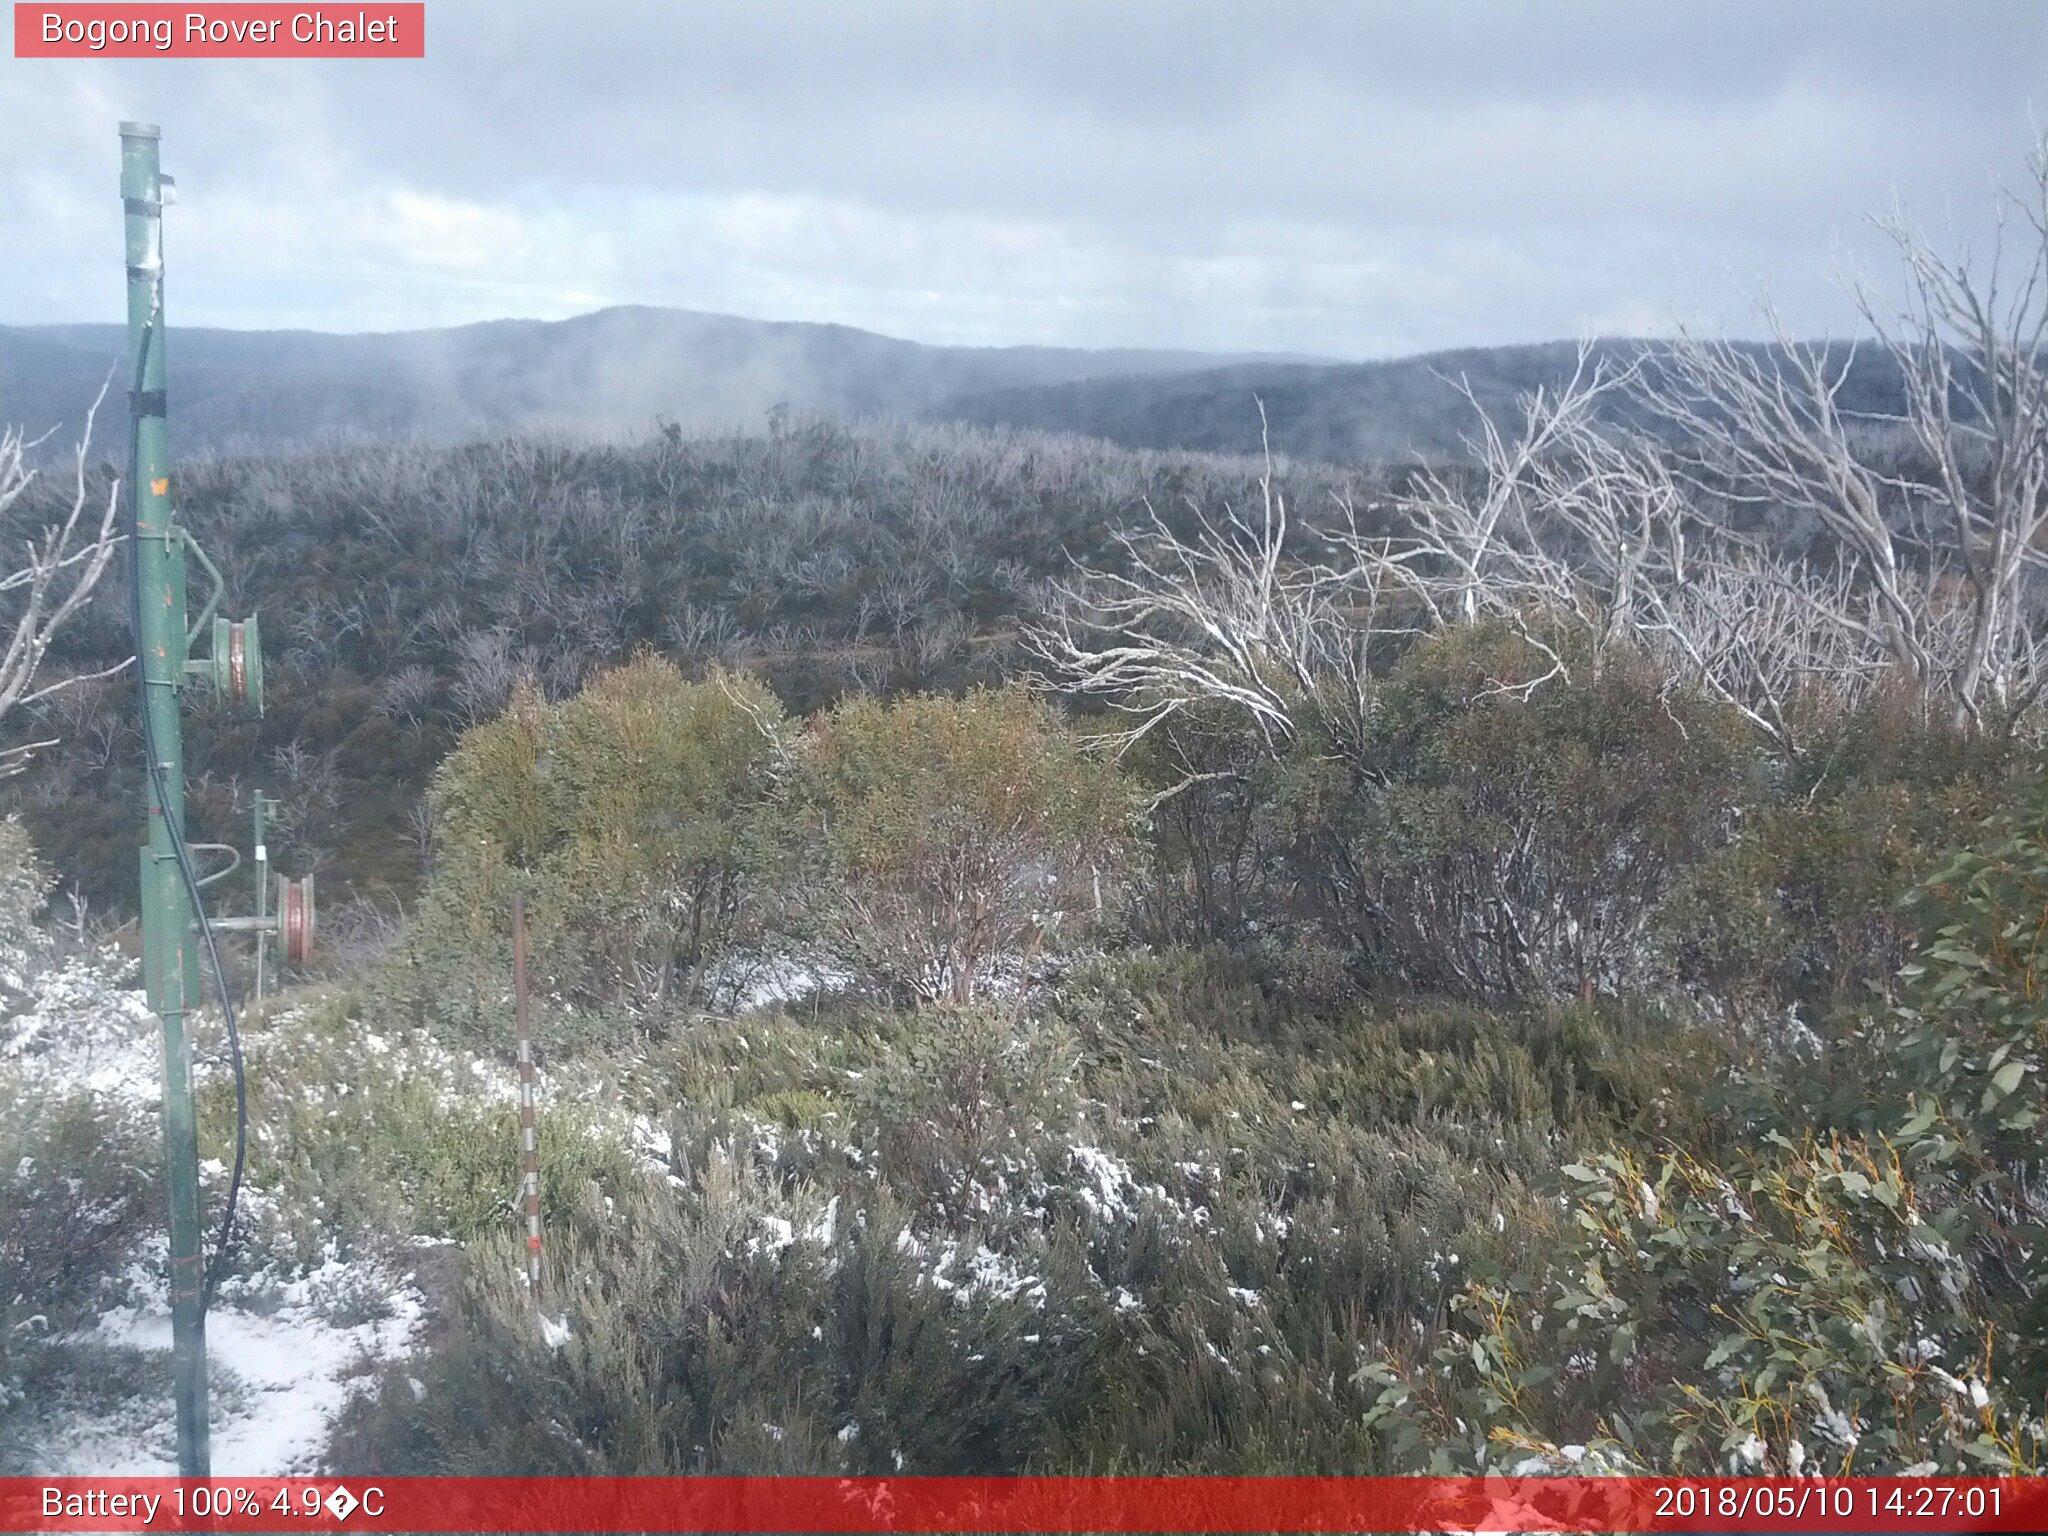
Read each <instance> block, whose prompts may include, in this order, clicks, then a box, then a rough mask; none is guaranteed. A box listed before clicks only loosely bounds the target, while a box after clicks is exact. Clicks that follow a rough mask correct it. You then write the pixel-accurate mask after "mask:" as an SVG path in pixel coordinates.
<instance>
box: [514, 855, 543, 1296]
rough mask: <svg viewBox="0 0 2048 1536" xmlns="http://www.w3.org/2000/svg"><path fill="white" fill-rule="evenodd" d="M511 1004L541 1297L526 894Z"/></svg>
mask: <svg viewBox="0 0 2048 1536" xmlns="http://www.w3.org/2000/svg"><path fill="white" fill-rule="evenodd" d="M512 1008H513V1016H514V1018H515V1019H516V1020H517V1023H518V1029H519V1167H520V1174H521V1178H520V1184H521V1185H522V1187H523V1188H524V1190H525V1194H526V1289H527V1291H528V1293H529V1294H530V1295H531V1296H532V1297H533V1299H534V1301H535V1303H536V1304H538V1303H539V1301H540V1132H539V1121H538V1120H537V1119H536V1117H535V1114H534V1106H533V1018H532V1015H531V1013H530V1012H529V1009H528V1003H527V996H526V898H525V897H524V896H523V895H519V894H517V893H515V894H514V895H513V897H512Z"/></svg>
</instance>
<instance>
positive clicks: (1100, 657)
mask: <svg viewBox="0 0 2048 1536" xmlns="http://www.w3.org/2000/svg"><path fill="white" fill-rule="evenodd" d="M1261 414H1262V415H1263V407H1261ZM1259 490H1260V504H1259V508H1258V511H1257V512H1256V513H1254V514H1251V515H1247V514H1246V513H1245V512H1244V511H1242V510H1240V509H1239V508H1237V507H1234V506H1226V507H1225V508H1224V510H1223V512H1222V514H1221V516H1220V517H1219V516H1212V515H1211V514H1210V513H1209V512H1208V511H1207V510H1205V509H1204V508H1203V507H1202V506H1200V505H1199V504H1198V503H1195V502H1193V501H1190V503H1189V507H1188V510H1189V513H1190V515H1191V516H1192V517H1193V519H1194V521H1195V525H1196V530H1197V531H1196V533H1195V535H1194V537H1193V538H1192V540H1189V539H1184V538H1182V537H1181V536H1179V535H1178V534H1176V533H1174V532H1173V531H1172V530H1171V529H1170V528H1169V527H1168V525H1167V523H1166V522H1165V520H1164V519H1163V518H1162V517H1161V516H1160V515H1159V512H1158V511H1157V509H1156V508H1154V507H1153V505H1152V504H1151V503H1150V502H1149V501H1147V502H1145V503H1144V506H1145V512H1146V520H1145V522H1144V523H1143V524H1141V525H1140V526H1139V527H1138V528H1136V529H1135V530H1123V531H1119V532H1118V533H1117V534H1115V536H1114V539H1115V545H1116V548H1117V549H1118V551H1119V553H1120V555H1121V561H1120V564H1121V565H1122V566H1123V567H1124V568H1123V569H1108V568H1084V569H1082V570H1081V571H1080V572H1079V573H1078V576H1077V578H1076V579H1074V580H1071V581H1067V582H1063V583H1058V584H1056V585H1055V588H1054V596H1053V602H1052V604H1051V611H1050V614H1049V617H1048V618H1047V619H1046V620H1045V621H1044V622H1042V623H1040V624H1038V625H1035V626H1033V627H1031V628H1030V629H1028V630H1027V631H1026V633H1025V636H1024V646H1025V650H1026V652H1027V654H1029V655H1030V656H1032V657H1033V658H1034V660H1035V661H1036V662H1037V663H1038V665H1039V668H1040V674H1041V677H1042V679H1043V680H1044V681H1045V682H1046V683H1047V684H1048V685H1049V686H1052V687H1055V688H1058V689H1061V690H1063V691H1066V692H1070V693H1074V694H1079V695H1083V696H1087V697H1092V698H1096V699H1100V700H1102V701H1103V702H1104V703H1106V704H1107V705H1108V706H1109V707H1110V708H1111V709H1113V710H1116V711H1118V712H1120V713H1122V714H1125V715H1127V716H1129V717H1130V720H1131V723H1130V724H1129V725H1128V726H1127V727H1125V728H1123V729H1121V730H1119V731H1116V732H1112V733H1110V737H1109V739H1110V741H1111V744H1113V745H1114V746H1116V747H1117V748H1118V749H1119V750H1124V749H1128V748H1129V747H1130V746H1132V745H1134V744H1135V743H1136V742H1138V741H1139V740H1140V739H1142V738H1143V737H1144V736H1146V735H1147V734H1149V733H1150V732H1151V731H1153V730H1154V729H1156V728H1157V727H1158V726H1160V725H1161V724H1163V723H1164V722H1165V721H1167V720H1168V719H1170V718H1172V717H1173V716H1174V715H1175V714H1177V713H1179V712H1180V711H1182V710H1184V709H1188V708H1191V707H1193V706H1196V705H1200V704H1204V703H1221V704H1226V705H1231V706H1235V707H1237V708H1240V709H1243V710H1244V711H1246V712H1247V713H1248V714H1249V715H1250V716H1251V718H1252V720H1253V721H1254V722H1255V723H1256V725H1257V727H1258V729H1259V731H1260V733H1261V735H1262V736H1263V737H1264V739H1265V741H1266V743H1267V745H1268V746H1269V747H1271V748H1275V749H1277V748H1278V747H1280V746H1281V745H1283V744H1284V743H1286V742H1288V741H1291V740H1293V739H1295V738H1296V737H1297V736H1298V735H1299V734H1300V732H1301V730H1302V729H1303V726H1304V724H1305V714H1304V709H1305V707H1306V708H1312V709H1313V710H1314V712H1315V714H1316V715H1317V717H1319V718H1320V719H1321V720H1322V721H1323V723H1324V725H1325V727H1326V728H1327V729H1328V730H1329V731H1330V732H1331V734H1332V736H1333V737H1334V738H1336V739H1337V740H1338V742H1339V745H1340V747H1341V746H1342V745H1344V744H1345V743H1347V742H1349V743H1356V742H1357V741H1358V740H1360V739H1362V732H1363V730H1364V727H1365V723H1366V718H1367V714H1368V709H1369V691H1370V683H1371V678H1370V672H1369V669H1368V661H1369V656H1368V651H1369V647H1370V645H1371V642H1372V639H1373V637H1374V636H1375V635H1377V634H1380V633H1383V632H1384V622H1385V621H1384V620H1383V618H1382V615H1381V614H1380V610H1379V604H1378V596H1379V591H1380V586H1381V577H1382V575H1383V572H1384V569H1385V568H1384V567H1383V566H1380V565H1374V564H1370V563H1367V562H1362V561H1355V560H1353V561H1334V560H1333V559H1332V558H1331V556H1334V555H1337V554H1339V553H1341V551H1340V549H1339V547H1338V546H1333V545H1327V544H1324V545H1323V549H1324V551H1325V552H1324V554H1323V555H1322V556H1321V557H1320V558H1319V557H1318V556H1317V554H1315V553H1314V552H1312V550H1311V549H1310V547H1309V543H1308V541H1307V540H1304V539H1302V538H1299V537H1297V538H1295V540H1294V541H1293V543H1292V544H1290V524H1289V513H1288V507H1287V498H1286V495H1285V493H1284V492H1283V491H1281V490H1280V489H1279V488H1278V487H1276V486H1275V484H1274V482H1273V464H1272V457H1271V454H1270V452H1269V453H1268V455H1267V457H1266V463H1265V472H1264V474H1263V475H1262V476H1261V478H1260V482H1259ZM1319 542H1320V541H1319Z"/></svg>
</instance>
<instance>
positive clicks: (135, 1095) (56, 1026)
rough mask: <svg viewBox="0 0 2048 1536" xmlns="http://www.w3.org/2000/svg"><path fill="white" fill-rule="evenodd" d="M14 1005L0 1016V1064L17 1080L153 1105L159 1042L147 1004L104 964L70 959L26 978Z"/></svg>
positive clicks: (18, 983) (160, 1072) (159, 1084)
mask: <svg viewBox="0 0 2048 1536" xmlns="http://www.w3.org/2000/svg"><path fill="white" fill-rule="evenodd" d="M8 980H9V982H10V983H11V984H12V985H13V986H15V987H18V988H20V989H21V991H22V992H23V993H24V994H25V995H24V996H22V997H21V998H20V1001H21V1003H22V1005H23V1006H22V1007H21V1010H20V1011H19V1012H14V1013H10V1014H9V1015H8V1016H7V1017H6V1018H4V1019H0V1068H4V1069H5V1070H6V1072H7V1073H8V1075H9V1076H10V1077H12V1078H14V1079H15V1080H16V1081H18V1082H20V1083H21V1084H22V1085H23V1086H24V1087H30V1088H34V1087H48V1088H51V1089H56V1090H60V1091H66V1092H79V1091H85V1092H92V1093H104V1094H108V1095H111V1096H112V1097H114V1098H117V1099H121V1100H123V1101H125V1102H127V1103H131V1104H136V1105H151V1106H154V1105H155V1104H156V1103H157V1102H158V1101H160V1100H161V1099H162V1097H163V1089H164V1047H163V1037H162V1035H161V1034H160V1033H159V1032H158V1030H157V1027H156V1021H155V1020H154V1018H153V1017H152V1016H151V1014H150V1011H149V1003H148V1001H147V1000H146V999H145V998H144V996H143V994H142V993H141V992H139V991H128V990H125V989H123V988H121V987H119V986H117V985H115V984H114V983H113V982H112V981H111V980H110V979H109V976H108V963H107V962H106V961H104V960H102V961H94V960H89V959H84V958H73V959H70V960H66V961H64V962H62V963H59V964H56V965H51V966H48V967H46V968H44V969H42V970H41V971H40V972H39V973H38V974H36V975H34V976H33V977H32V978H28V979H26V980H24V979H22V978H19V977H10V978H8Z"/></svg>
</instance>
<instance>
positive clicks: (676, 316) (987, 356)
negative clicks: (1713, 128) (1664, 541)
mask: <svg viewBox="0 0 2048 1536" xmlns="http://www.w3.org/2000/svg"><path fill="white" fill-rule="evenodd" d="M1597 345H1598V348H1599V349H1600V350H1601V351H1603V352H1605V353H1606V354H1608V355H1609V356H1610V357H1612V358H1616V359H1618V358H1620V357H1622V356H1624V355H1625V354H1630V353H1633V352H1634V351H1636V350H1637V349H1639V348H1641V347H1642V346H1644V345H1646V343H1643V342H1637V341H1627V340H1613V341H1604V342H1601V343H1598V344H1597ZM1647 345H1652V346H1654V343H1647ZM124 346H125V337H124V333H123V331H122V328H121V327H119V326H116V325H45V326H13V327H6V326H0V423H4V424H13V425H19V426H21V427H23V428H25V429H27V430H28V431H29V432H30V433H31V434H35V433H39V432H43V431H45V430H49V429H51V428H55V429H57V430H56V432H55V434H54V436H53V439H52V441H53V442H58V443H61V442H64V441H66V440H67V433H69V432H71V431H73V430H75V428H76V425H77V423H78V422H79V420H80V419H81V418H82V417H83V414H84V411H85V408H86V406H87V405H88V404H89V403H90V402H91V400H92V397H93V394H94V392H95V391H96V390H97V389H98V388H99V386H100V384H101V383H102V382H103V381H105V380H107V379H108V378H109V376H110V372H111V371H113V370H114V369H115V368H116V365H117V363H118V361H119V359H120V357H121V355H122V352H123V348H124ZM167 352H168V357H169V360H170V368H171V376H170V386H171V387H170V394H171V417H172V431H173V443H174V444H175V446H176V448H177V450H178V451H180V452H187V453H189V452H206V451H212V452H226V451H238V450H244V449H246V450H253V451H269V450H274V449H278V448H289V447H293V446H301V445H307V444H315V443H320V442H323V441H330V440H334V439H360V438H386V437H392V436H416V437H424V438H427V439H429V440H449V439H459V438H471V437H478V436H488V435H495V434H498V433H502V432H507V431H513V430H519V429H524V428H536V427H538V428H548V429H555V430H562V431H567V432H570V433H577V434H591V433H594V434H599V435H605V436H615V437H628V438H638V437H645V436H647V435H648V434H649V433H651V432H652V431H653V430H654V429H655V427H656V425H657V423H659V422H662V421H672V422H677V423H679V424H681V425H682V426H684V427H685V428H689V429H692V430H696V429H717V428H755V429H758V428H759V427H760V426H761V425H762V423H763V421H764V419H765V417H766V414H767V412H768V411H769V410H771V409H772V408H774V407H775V406H777V405H786V406H788V407H790V408H791V409H793V410H796V411H799V412H810V413H816V414H819V415H823V416H828V417H838V418H851V417H895V418H910V419H924V420H939V421H961V422H967V423H971V424H976V425H982V426H992V427H993V426H1013V427H1022V428H1032V429H1039V430H1044V431H1049V432H1060V433H1079V434H1082V435H1086V436H1091V437H1100V438H1105V439H1107V440H1109V441H1111V442H1115V443H1118V444H1121V445H1123V446H1126V447H1132V448H1152V449H1178V450H1193V451H1199V452H1212V453H1228V454H1244V453H1256V452H1258V451H1259V448H1260V443H1261V437H1260V432H1261V423H1260V414H1259V407H1260V405H1261V404H1263V406H1264V408H1265V420H1266V423H1267V425H1268V427H1269V428H1270V435H1271V442H1272V446H1273V447H1274V449H1276V450H1277V451H1279V452H1282V453H1286V454H1290V455H1293V456H1295V457H1299V458H1315V459H1335V460H1369V461H1379V462H1385V461H1390V460H1392V461H1400V460H1410V459H1417V458H1420V459H1434V460H1445V459H1456V458H1460V457H1463V456H1464V443H1465V439H1466V438H1467V436H1468V435H1469V434H1470V433H1471V432H1472V430H1473V427H1474V425H1475V423H1474V420H1473V414H1472V408H1471V405H1470V403H1469V402H1468V401H1467V400H1466V399H1465V398H1464V396H1463V394H1462V393H1461V392H1460V390H1459V387H1458V381H1463V382H1464V383H1465V384H1467V385H1469V387H1470V389H1471V391H1472V394H1473V396H1474V398H1475V399H1476V400H1477V401H1478V402H1479V404H1480V406H1481V407H1482V408H1483V409H1485V410H1486V411H1488V412H1489V413H1490V414H1492V415H1494V416H1495V418H1496V419H1497V420H1503V421H1505V420H1510V419H1512V414H1513V412H1514V410H1515V408H1516V405H1517V402H1518V401H1519V400H1520V399H1521V398H1522V397H1523V396H1525V395H1526V394H1528V393H1529V392H1531V391H1533V390H1535V389H1537V388H1539V387H1544V386H1550V387H1555V386H1556V385H1558V384H1560V383H1561V382H1563V381H1564V380H1565V379H1566V378H1568V377H1569V376H1570V374H1571V371H1572V367H1573V364H1574V361H1575V359H1576V357H1577V344H1576V343H1572V342H1550V343H1541V344H1536V345H1526V346H1506V347H1480V348H1467V349H1464V350H1460V351H1450V352H1437V353H1431V354H1427V355H1424V356H1419V357H1408V358H1398V359H1392V360H1388V361H1379V362H1367V363H1339V362H1323V361H1316V360H1312V359H1301V358H1291V357H1257V356H1252V357H1231V356H1219V355H1216V354H1208V353H1200V352H1170V351H1142V350H1128V349H1126V350H1109V351H1085V350H1081V349H1076V348H1059V347H939V346H928V345H925V344H923V343H920V342H911V341H901V340H897V339H895V338H892V337H888V336H880V335H876V334H874V333H873V332H869V331H861V330H855V329H853V328H851V327H848V326H840V325H815V324H808V323H802V322H778V321H762V320H745V319H740V318H736V317H734V316H729V315H712V314H701V313H697V312H695V311H690V310H676V309H647V308H620V309H605V310H599V311H596V312H595V313H592V314H588V315H581V316H578V317H576V318H574V319H570V320H557V321H541V320H496V321H488V322H485V323H483V324H479V325H467V326H459V327H455V328H453V329H448V330H436V331H403V332H387V333H380V334H368V335H335V334H330V333H326V332H318V331H225V330H207V329H180V328H176V327H173V329H172V330H171V332H170V335H169V338H168V341H167ZM124 382H125V381H123V380H121V379H118V378H116V379H115V380H114V385H115V389H114V395H115V397H116V399H117V400H118V396H119V395H120V392H121V388H122V387H123V385H124ZM1851 395H1852V396H1853V397H1854V400H1853V401H1852V402H1851V403H1852V404H1853V403H1856V402H1860V403H1861V404H1862V405H1863V406H1864V407H1865V408H1878V409H1890V408H1895V407H1896V405H1897V403H1898V383H1897V376H1896V373H1895V371H1894V370H1893V369H1892V368H1891V366H1890V364H1889V360H1888V359H1886V358H1884V357H1883V356H1882V355H1881V354H1878V353H1870V354H1867V355H1864V356H1859V358H1858V360H1857V363H1856V367H1855V369H1854V370H1853V371H1852V376H1851ZM115 414H116V415H117V416H118V414H119V410H118V405H117V406H116V408H115ZM101 441H102V442H103V443H105V442H107V441H108V439H107V438H106V437H105V436H104V435H103V436H102V438H101Z"/></svg>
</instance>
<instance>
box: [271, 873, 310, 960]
mask: <svg viewBox="0 0 2048 1536" xmlns="http://www.w3.org/2000/svg"><path fill="white" fill-rule="evenodd" d="M277 884H278V904H277V915H278V932H279V934H280V935H281V936H282V938H283V940H284V958H285V963H286V964H288V965H304V964H305V963H306V957H307V956H308V955H310V954H311V953H312V950H313V877H312V876H311V875H308V876H306V878H305V879H303V880H284V879H280V880H279V881H278V882H277Z"/></svg>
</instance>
